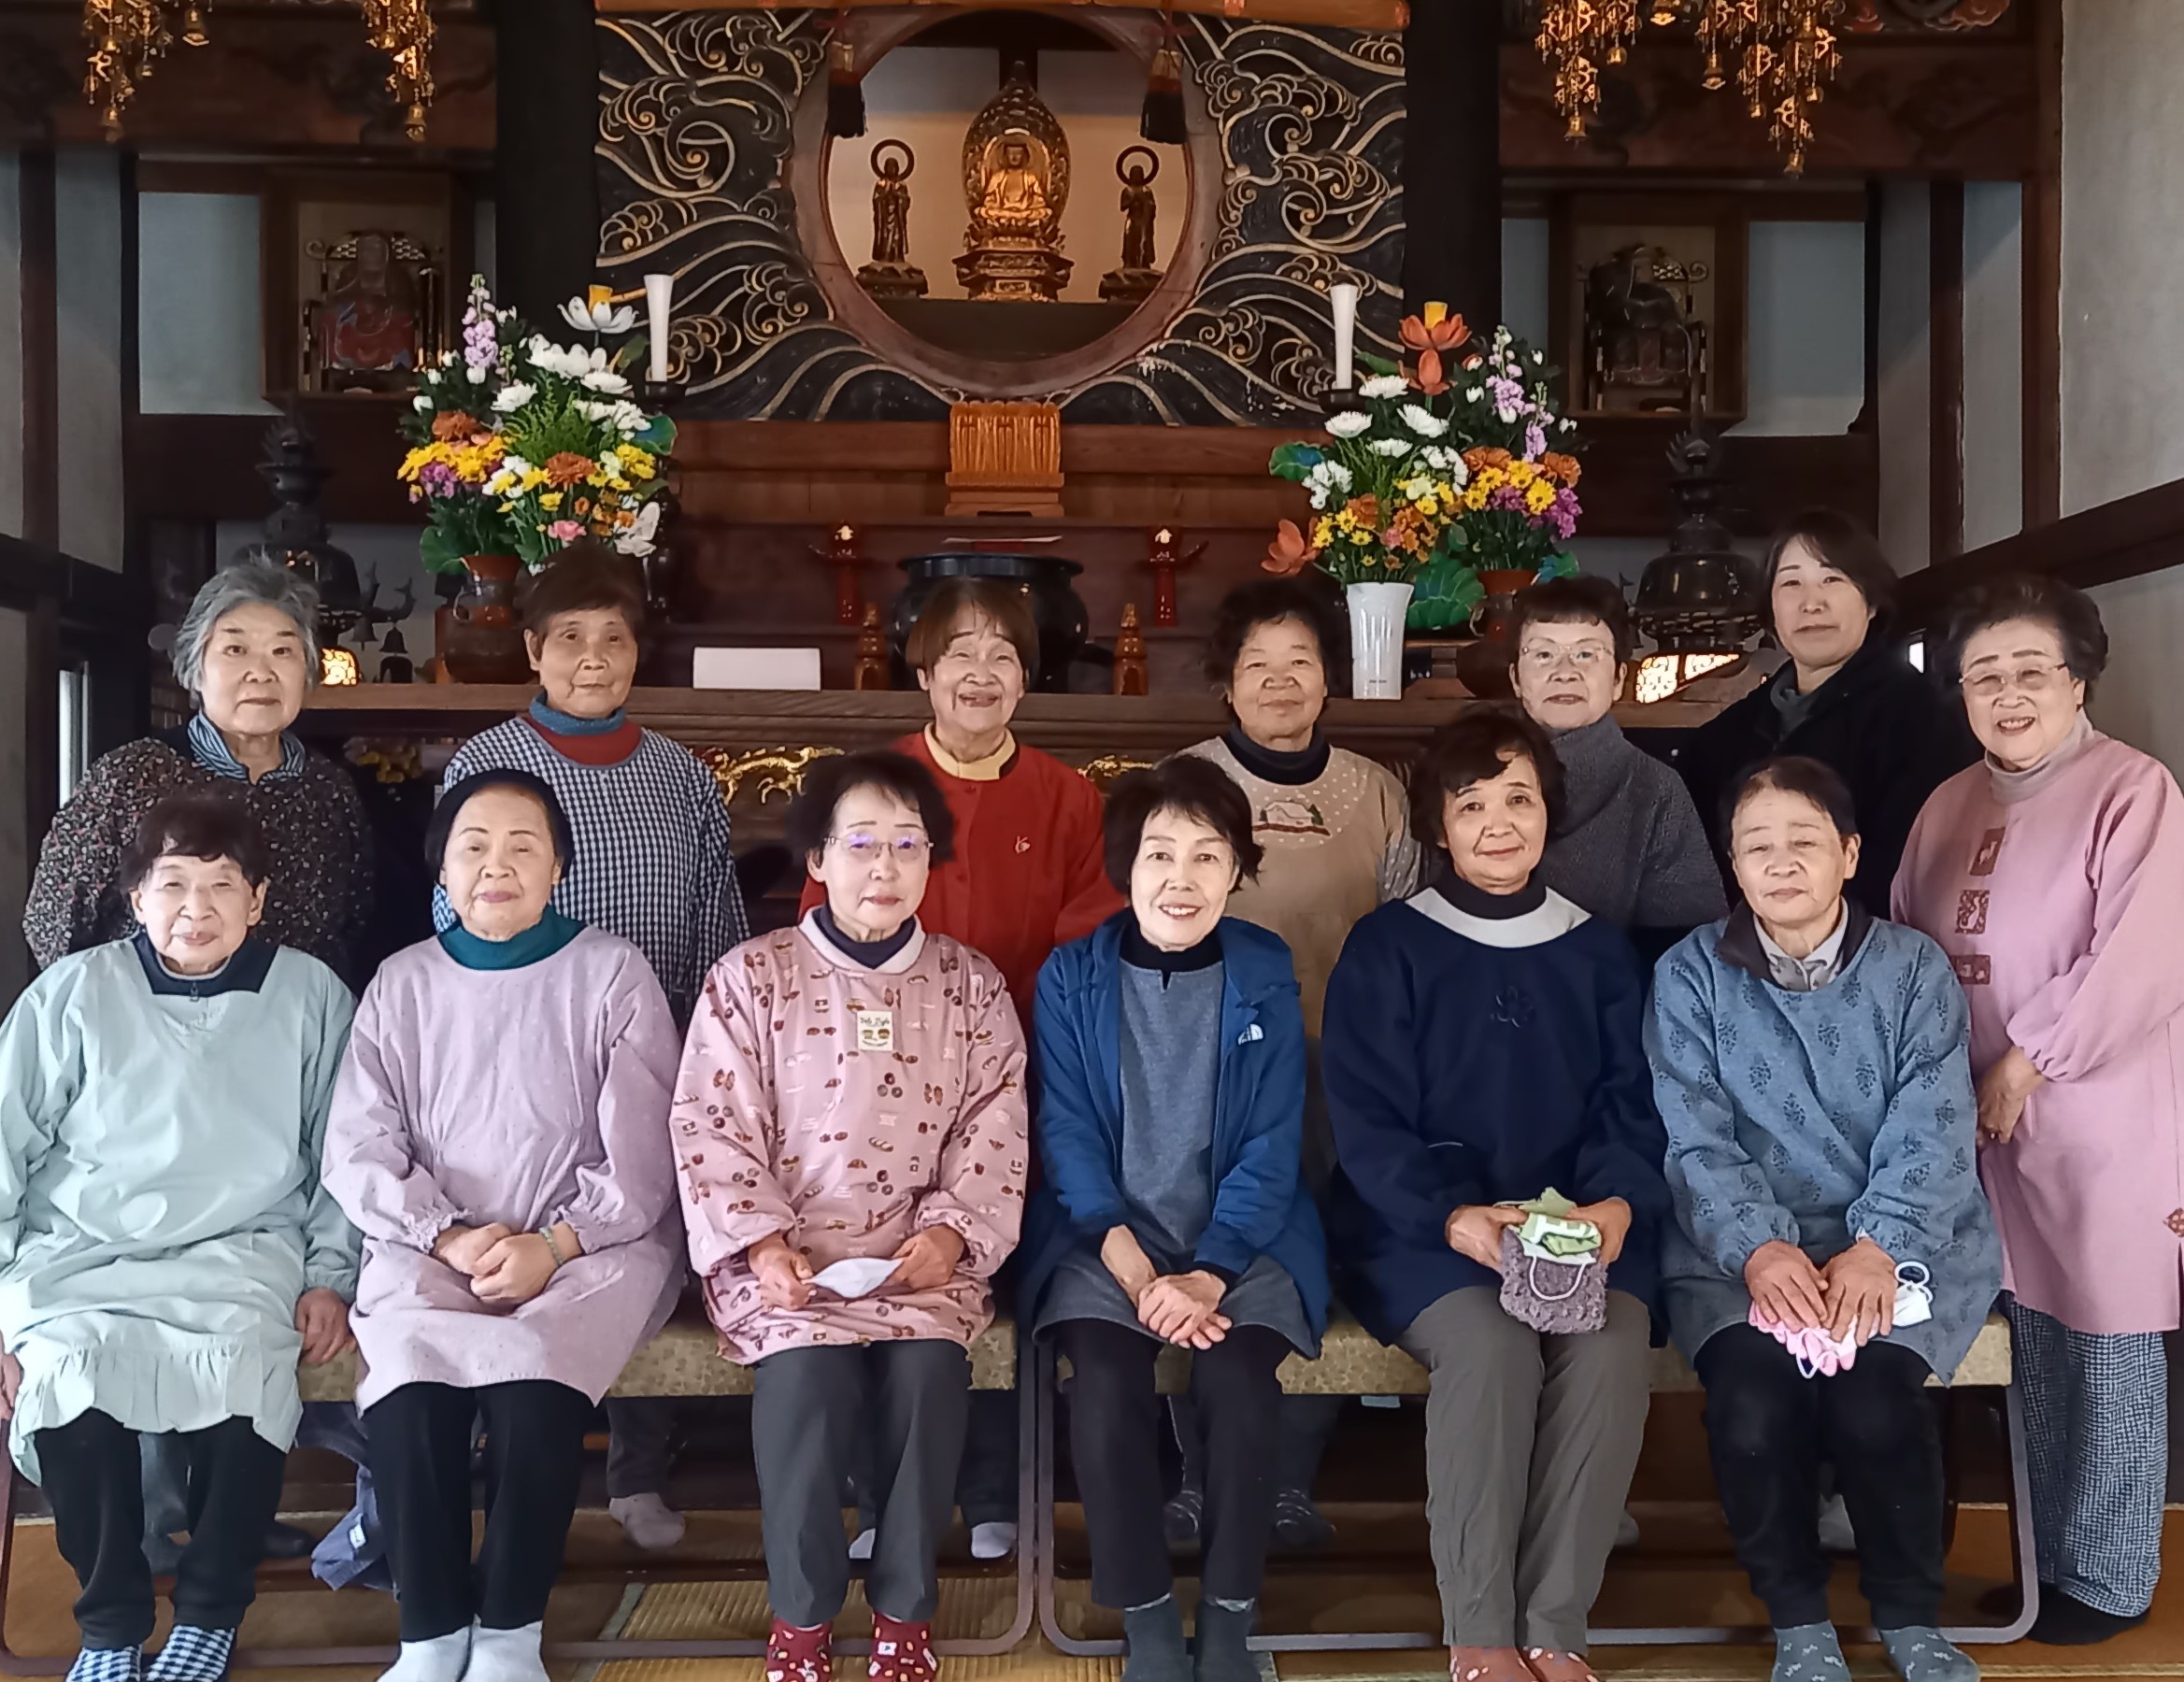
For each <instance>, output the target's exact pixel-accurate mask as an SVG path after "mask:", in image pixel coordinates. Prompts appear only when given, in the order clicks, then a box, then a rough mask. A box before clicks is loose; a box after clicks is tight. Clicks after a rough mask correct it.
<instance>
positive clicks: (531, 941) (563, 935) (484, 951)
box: [440, 905, 584, 970]
mask: <svg viewBox="0 0 2184 1682" xmlns="http://www.w3.org/2000/svg"><path fill="white" fill-rule="evenodd" d="M583 929H584V925H583V924H582V923H580V922H578V920H577V919H575V918H573V917H564V916H563V915H562V913H560V912H559V911H556V910H555V909H554V908H553V907H552V906H551V905H549V906H548V907H547V908H546V915H545V916H544V917H542V918H540V919H538V920H537V921H536V922H535V923H533V924H532V925H531V926H530V927H529V928H528V929H525V930H524V931H523V932H522V933H521V934H517V935H513V936H511V937H510V938H508V939H507V940H483V939H480V938H479V937H478V935H476V934H472V933H471V932H470V931H469V930H468V929H465V928H464V926H463V925H462V924H461V923H454V924H451V925H450V926H449V927H448V928H445V929H442V930H441V931H440V948H441V950H443V951H445V952H446V953H447V954H448V956H449V957H450V958H452V959H453V960H454V961H455V962H457V963H460V964H461V965H462V966H463V967H464V969H474V970H512V969H522V968H524V967H525V966H526V965H529V964H533V963H538V962H543V961H544V960H546V959H548V958H550V957H552V956H553V955H554V954H555V953H556V952H558V951H560V950H561V949H562V948H564V947H565V946H567V945H568V944H569V942H570V941H572V940H574V939H576V937H577V936H578V934H581V933H583Z"/></svg>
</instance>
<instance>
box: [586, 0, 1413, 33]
mask: <svg viewBox="0 0 2184 1682" xmlns="http://www.w3.org/2000/svg"><path fill="white" fill-rule="evenodd" d="M827 4H828V5H830V6H832V7H835V9H837V10H851V9H857V8H862V7H897V8H899V7H901V6H902V4H903V0H827ZM915 4H917V5H920V6H932V5H933V4H934V0H915ZM1023 4H1024V0H949V5H948V7H947V9H949V10H951V11H992V10H1000V9H1006V10H1010V11H1021V10H1022V9H1023ZM1068 4H1069V5H1071V6H1095V5H1096V6H1112V7H1122V8H1123V9H1125V10H1129V11H1179V12H1203V13H1205V14H1206V15H1207V16H1209V17H1216V18H1237V19H1244V20H1248V21H1251V22H1254V23H1304V24H1313V25H1320V26H1324V27H1331V28H1336V29H1376V30H1381V29H1402V28H1404V27H1405V26H1406V24H1408V23H1409V21H1410V7H1409V6H1408V5H1406V0H1068ZM598 9H599V11H600V13H601V14H602V15H612V14H616V13H622V14H627V15H631V16H639V15H644V14H649V13H653V12H686V11H805V10H808V9H810V8H809V7H788V6H782V5H780V4H779V0H598Z"/></svg>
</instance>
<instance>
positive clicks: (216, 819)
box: [121, 789, 273, 889]
mask: <svg viewBox="0 0 2184 1682" xmlns="http://www.w3.org/2000/svg"><path fill="white" fill-rule="evenodd" d="M175 854H178V855H180V856H181V857H183V858H185V859H233V860H234V861H235V862H236V869H237V870H239V871H241V872H242V873H243V880H244V881H246V882H248V883H250V886H251V887H253V888H255V887H257V886H258V885H259V884H260V883H262V882H263V881H264V880H265V878H266V877H269V876H271V875H272V874H273V853H272V849H271V848H268V847H267V846H266V845H265V833H264V831H263V830H261V829H260V828H259V827H258V820H257V819H255V818H253V817H252V816H251V815H250V807H249V806H247V805H244V804H243V803H242V802H241V801H240V800H238V799H236V797H235V796H234V795H232V794H226V793H222V792H221V791H219V790H217V789H182V790H179V791H177V792H175V793H172V794H169V795H167V796H166V797H165V798H164V799H162V800H160V801H158V802H156V803H155V804H154V805H153V806H152V808H151V810H150V811H149V812H147V813H145V814H144V819H143V821H142V822H140V823H138V824H137V826H136V834H135V836H133V837H132V838H131V840H130V842H129V847H128V850H127V851H125V852H124V853H123V854H122V855H121V886H122V887H123V888H124V889H128V888H136V887H137V886H139V885H141V884H142V882H143V880H144V878H145V877H148V876H150V874H151V867H152V866H153V865H154V864H156V863H158V862H160V860H162V859H164V858H166V857H169V856H170V855H175Z"/></svg>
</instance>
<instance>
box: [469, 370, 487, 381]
mask: <svg viewBox="0 0 2184 1682" xmlns="http://www.w3.org/2000/svg"><path fill="white" fill-rule="evenodd" d="M470 383H471V384H472V385H483V384H484V383H485V370H484V369H483V368H473V369H471V370H470Z"/></svg>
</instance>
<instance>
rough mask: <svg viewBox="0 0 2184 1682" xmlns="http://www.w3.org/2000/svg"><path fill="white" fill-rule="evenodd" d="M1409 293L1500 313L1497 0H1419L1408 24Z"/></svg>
mask: <svg viewBox="0 0 2184 1682" xmlns="http://www.w3.org/2000/svg"><path fill="white" fill-rule="evenodd" d="M1403 47H1404V97H1405V100H1406V115H1405V118H1404V125H1403V204H1404V220H1405V222H1406V227H1405V231H1404V246H1403V301H1404V308H1405V312H1406V314H1416V313H1417V311H1418V310H1419V309H1420V307H1421V306H1424V305H1425V304H1426V302H1427V301H1428V300H1429V299H1437V300H1439V301H1440V302H1442V303H1445V304H1447V305H1448V306H1449V308H1450V309H1453V310H1455V311H1457V312H1458V313H1459V314H1461V315H1462V316H1463V319H1464V320H1465V321H1469V322H1470V323H1471V324H1472V325H1473V326H1474V327H1475V328H1478V329H1481V330H1492V327H1493V325H1494V324H1495V323H1496V322H1498V321H1500V320H1501V319H1502V7H1501V5H1500V0H1413V3H1412V5H1411V8H1410V27H1409V28H1408V29H1406V31H1404V36H1403Z"/></svg>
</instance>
